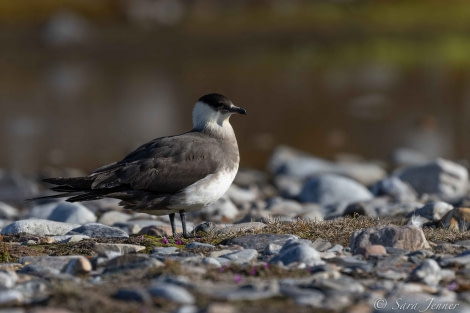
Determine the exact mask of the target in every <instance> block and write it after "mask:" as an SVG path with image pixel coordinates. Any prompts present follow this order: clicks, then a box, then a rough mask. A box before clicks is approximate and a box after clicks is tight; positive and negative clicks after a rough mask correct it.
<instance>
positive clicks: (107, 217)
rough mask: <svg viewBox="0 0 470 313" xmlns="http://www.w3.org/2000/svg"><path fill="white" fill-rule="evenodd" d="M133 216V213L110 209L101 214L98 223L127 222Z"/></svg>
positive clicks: (111, 224)
mask: <svg viewBox="0 0 470 313" xmlns="http://www.w3.org/2000/svg"><path fill="white" fill-rule="evenodd" d="M131 217H132V216H131V215H129V214H126V213H122V212H119V211H108V212H104V213H103V214H102V215H101V216H100V218H99V220H98V223H100V224H103V225H107V226H113V225H114V224H115V223H124V222H127V221H128V220H129V219H130V218H131Z"/></svg>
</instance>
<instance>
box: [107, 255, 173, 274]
mask: <svg viewBox="0 0 470 313" xmlns="http://www.w3.org/2000/svg"><path fill="white" fill-rule="evenodd" d="M163 265H164V264H163V263H162V262H160V261H159V260H157V259H155V258H152V257H150V256H148V255H146V254H124V255H122V256H118V257H115V258H113V259H111V260H110V261H109V262H108V264H106V268H105V270H104V273H106V274H114V273H121V272H126V271H133V270H140V271H142V270H144V271H145V270H148V269H152V268H158V267H161V266H163Z"/></svg>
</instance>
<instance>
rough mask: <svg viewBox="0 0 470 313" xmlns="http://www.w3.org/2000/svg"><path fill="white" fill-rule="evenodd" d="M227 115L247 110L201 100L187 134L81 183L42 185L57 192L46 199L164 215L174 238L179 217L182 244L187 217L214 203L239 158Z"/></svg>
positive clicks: (216, 97) (222, 100) (153, 144)
mask: <svg viewBox="0 0 470 313" xmlns="http://www.w3.org/2000/svg"><path fill="white" fill-rule="evenodd" d="M232 114H243V115H245V114H246V110H245V109H243V108H241V107H238V106H235V105H234V104H233V103H232V101H230V100H229V99H228V98H226V97H225V96H223V95H220V94H215V93H214V94H208V95H205V96H203V97H201V98H199V100H198V101H197V102H196V104H195V105H194V109H193V115H192V117H193V129H192V130H191V131H189V132H186V133H184V134H181V135H177V136H168V137H162V138H157V139H154V140H152V141H150V142H148V143H146V144H144V145H142V146H140V147H139V148H137V149H136V150H135V151H133V152H131V153H130V154H128V155H127V156H126V157H125V158H124V159H122V160H121V161H119V162H115V163H111V164H108V165H105V166H102V167H100V168H98V169H96V170H95V171H93V172H92V173H90V174H89V175H87V176H84V177H73V178H62V177H58V178H48V179H45V180H44V181H45V182H48V183H51V184H54V185H56V186H55V187H53V188H51V189H52V190H54V191H58V192H61V194H57V195H53V196H46V198H51V197H54V198H57V197H67V201H69V202H75V201H88V200H96V199H101V198H116V199H120V200H121V201H120V205H122V206H124V208H126V209H131V210H135V211H138V212H144V213H148V214H152V215H166V214H169V217H170V223H171V229H172V232H173V236H176V228H175V213H179V214H180V217H181V224H182V227H183V237H185V238H187V237H189V235H188V232H187V229H186V216H185V214H186V212H192V211H195V210H199V209H201V208H203V207H204V206H206V205H208V204H210V203H213V202H215V201H216V200H217V199H219V198H220V197H221V196H222V195H223V194H224V193H225V192H226V191H227V190H228V188H229V187H230V185H231V184H232V182H233V180H234V178H235V175H236V174H237V171H238V165H239V162H240V156H239V152H238V145H237V140H236V138H235V133H234V131H233V128H232V126H231V125H230V123H229V118H230V116H231V115H232Z"/></svg>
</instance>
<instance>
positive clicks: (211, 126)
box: [193, 101, 235, 138]
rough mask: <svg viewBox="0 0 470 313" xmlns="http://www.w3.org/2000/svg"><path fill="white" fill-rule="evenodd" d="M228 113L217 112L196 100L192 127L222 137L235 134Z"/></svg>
mask: <svg viewBox="0 0 470 313" xmlns="http://www.w3.org/2000/svg"><path fill="white" fill-rule="evenodd" d="M230 115H232V113H221V112H217V111H215V110H214V109H212V108H211V107H210V106H208V105H207V104H205V103H204V102H200V101H198V102H196V104H195V105H194V109H193V129H195V130H199V131H203V130H207V131H210V132H211V133H213V134H216V135H218V136H221V137H224V138H227V137H231V136H235V133H234V131H233V128H232V125H230V122H229V118H230Z"/></svg>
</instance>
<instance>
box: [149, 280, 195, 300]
mask: <svg viewBox="0 0 470 313" xmlns="http://www.w3.org/2000/svg"><path fill="white" fill-rule="evenodd" d="M148 291H149V293H150V295H151V297H152V298H157V299H158V298H160V299H164V300H168V301H172V302H176V303H182V304H193V303H194V302H195V299H194V296H193V295H192V294H191V293H189V292H188V291H187V290H186V289H185V288H183V287H180V286H177V285H173V284H168V283H162V282H158V283H155V284H154V285H152V286H151V287H150V288H149V289H148Z"/></svg>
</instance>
